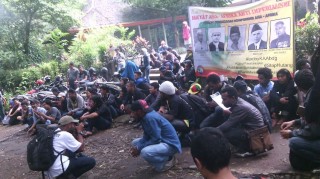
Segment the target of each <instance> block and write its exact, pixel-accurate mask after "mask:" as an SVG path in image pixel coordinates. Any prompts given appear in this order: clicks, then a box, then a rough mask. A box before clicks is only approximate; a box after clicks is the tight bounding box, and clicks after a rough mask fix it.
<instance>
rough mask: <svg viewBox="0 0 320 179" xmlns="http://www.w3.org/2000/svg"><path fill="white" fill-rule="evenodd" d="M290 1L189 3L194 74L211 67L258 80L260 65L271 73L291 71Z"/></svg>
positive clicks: (229, 73)
mask: <svg viewBox="0 0 320 179" xmlns="http://www.w3.org/2000/svg"><path fill="white" fill-rule="evenodd" d="M293 7H294V4H293V0H261V1H258V2H255V3H251V4H247V5H244V6H237V7H224V8H204V7H189V22H190V25H191V34H192V39H193V42H192V44H193V57H194V63H195V68H196V72H197V75H198V76H207V75H208V74H209V73H210V72H216V73H218V74H219V75H222V74H223V75H225V76H228V77H235V76H237V75H242V76H243V77H245V78H246V79H257V74H256V71H257V70H258V69H259V68H262V67H268V68H270V69H271V70H272V72H273V74H274V76H275V74H276V72H277V71H278V70H279V69H281V68H286V69H288V70H289V71H291V72H292V71H293V57H294V55H293V54H294V51H293V50H294V41H293V27H294V18H293Z"/></svg>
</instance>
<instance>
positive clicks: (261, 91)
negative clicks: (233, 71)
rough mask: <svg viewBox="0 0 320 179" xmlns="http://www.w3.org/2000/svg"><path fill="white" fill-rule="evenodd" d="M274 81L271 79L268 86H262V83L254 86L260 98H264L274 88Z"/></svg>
mask: <svg viewBox="0 0 320 179" xmlns="http://www.w3.org/2000/svg"><path fill="white" fill-rule="evenodd" d="M273 85H274V83H273V81H269V83H268V85H267V86H266V87H263V86H261V85H260V84H257V85H256V86H254V92H255V93H256V94H258V95H259V96H260V98H263V97H264V96H265V95H266V94H268V93H269V92H270V91H271V90H272V88H273Z"/></svg>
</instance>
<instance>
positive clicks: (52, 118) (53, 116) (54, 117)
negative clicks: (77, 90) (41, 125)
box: [34, 99, 61, 124]
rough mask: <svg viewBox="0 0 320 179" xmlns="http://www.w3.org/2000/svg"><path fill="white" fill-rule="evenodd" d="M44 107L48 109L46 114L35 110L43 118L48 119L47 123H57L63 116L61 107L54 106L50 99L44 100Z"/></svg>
mask: <svg viewBox="0 0 320 179" xmlns="http://www.w3.org/2000/svg"><path fill="white" fill-rule="evenodd" d="M43 107H44V109H46V110H47V112H46V113H45V114H44V113H40V112H35V111H34V112H35V113H37V115H39V116H41V118H42V120H43V121H46V124H56V123H57V122H58V121H59V119H60V118H61V113H60V111H59V109H58V108H56V107H53V105H52V101H51V100H50V99H45V100H44V102H43Z"/></svg>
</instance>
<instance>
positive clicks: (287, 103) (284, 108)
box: [270, 68, 298, 126]
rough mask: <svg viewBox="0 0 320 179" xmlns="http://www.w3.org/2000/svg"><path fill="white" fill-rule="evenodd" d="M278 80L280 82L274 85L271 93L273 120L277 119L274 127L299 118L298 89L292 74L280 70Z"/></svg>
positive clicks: (273, 124)
mask: <svg viewBox="0 0 320 179" xmlns="http://www.w3.org/2000/svg"><path fill="white" fill-rule="evenodd" d="M277 78H278V81H276V82H275V83H274V86H273V88H272V90H271V92H270V101H271V104H272V108H273V109H271V112H272V113H273V114H272V115H273V119H275V120H274V121H273V123H272V126H275V125H276V124H277V123H279V124H281V123H282V122H283V121H289V120H292V119H295V118H297V117H298V116H297V115H296V111H297V108H298V101H297V99H296V97H295V94H297V89H296V88H295V87H294V81H293V79H292V77H291V74H290V72H289V71H288V70H287V69H284V68H283V69H280V70H279V71H278V72H277Z"/></svg>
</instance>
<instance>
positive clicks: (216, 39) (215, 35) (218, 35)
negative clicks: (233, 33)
mask: <svg viewBox="0 0 320 179" xmlns="http://www.w3.org/2000/svg"><path fill="white" fill-rule="evenodd" d="M220 38H221V33H220V32H213V33H212V41H213V42H214V43H219V42H220Z"/></svg>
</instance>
